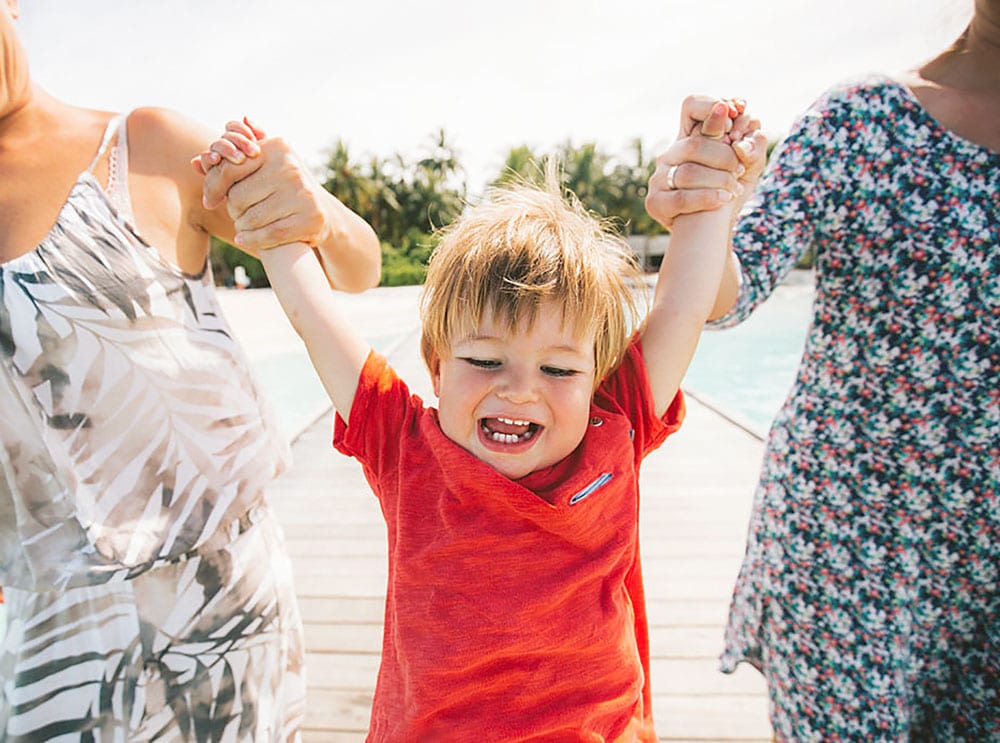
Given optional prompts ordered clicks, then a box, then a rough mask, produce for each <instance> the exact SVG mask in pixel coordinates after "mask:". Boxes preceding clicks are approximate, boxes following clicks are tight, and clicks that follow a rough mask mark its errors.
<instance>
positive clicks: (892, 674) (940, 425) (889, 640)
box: [719, 78, 1000, 743]
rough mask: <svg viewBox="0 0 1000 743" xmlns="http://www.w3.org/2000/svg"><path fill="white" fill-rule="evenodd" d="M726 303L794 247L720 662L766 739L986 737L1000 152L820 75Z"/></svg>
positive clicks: (998, 552) (773, 170)
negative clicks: (756, 699) (806, 297)
mask: <svg viewBox="0 0 1000 743" xmlns="http://www.w3.org/2000/svg"><path fill="white" fill-rule="evenodd" d="M735 246H736V251H737V254H738V257H739V259H740V261H741V262H742V266H743V274H744V284H743V290H742V296H741V297H740V300H739V302H738V305H737V307H736V309H735V311H734V312H733V313H732V316H731V317H728V318H723V319H722V320H721V321H720V323H719V324H720V325H723V326H725V325H728V324H732V323H734V322H737V321H739V320H741V319H742V318H743V317H745V316H746V315H747V313H748V312H749V311H750V310H751V309H752V308H753V307H755V306H756V305H758V304H759V303H760V302H762V301H763V300H764V299H765V298H766V297H767V296H768V294H769V293H770V292H771V290H772V289H773V287H774V286H775V285H776V284H777V283H778V282H779V281H780V279H781V278H782V276H784V275H785V274H786V273H787V272H788V270H789V269H790V268H791V267H792V265H793V263H794V262H795V260H796V258H797V257H798V256H799V255H800V254H801V253H802V252H803V250H804V249H806V248H807V247H813V248H815V250H816V256H817V288H816V298H815V305H814V314H813V320H812V326H811V329H810V331H809V335H808V338H807V341H806V346H805V350H804V355H803V358H802V363H801V367H800V369H799V372H798V376H797V379H796V382H795V384H794V386H793V388H792V390H791V393H790V395H789V397H788V399H787V401H786V403H785V405H784V407H783V409H782V410H781V412H780V413H779V414H778V416H777V419H776V420H775V422H774V424H773V427H772V429H771V432H770V436H769V439H768V443H767V452H766V456H765V461H764V465H763V473H762V475H761V481H760V485H759V489H758V491H757V495H756V499H755V503H754V508H753V515H752V518H751V524H750V533H749V539H748V545H747V553H746V558H745V561H744V564H743V567H742V570H741V572H740V575H739V579H738V582H737V585H736V589H735V594H734V598H733V603H732V609H731V613H730V619H729V626H728V629H727V633H726V650H725V653H724V655H723V656H722V667H723V670H726V671H731V670H732V669H733V667H734V666H735V664H736V663H737V662H739V661H743V660H746V661H749V662H750V663H752V664H754V665H755V666H757V667H758V668H760V669H761V670H762V671H763V673H764V674H765V676H766V677H767V680H768V684H769V689H770V695H771V701H772V721H773V724H774V728H775V732H776V734H777V736H778V739H779V740H783V741H796V743H809V742H810V741H824V742H829V741H949V742H950V743H961V742H963V741H964V742H966V743H985V742H988V741H1000V675H998V664H1000V644H998V643H1000V597H998V578H1000V533H998V532H1000V394H998V390H1000V383H998V380H1000V331H998V326H1000V154H998V153H996V152H991V151H989V150H987V149H985V148H983V147H980V146H977V145H974V144H972V143H970V142H968V141H965V140H963V139H960V138H959V137H957V136H955V135H954V134H952V133H951V132H949V131H947V130H945V129H943V128H942V127H941V126H940V125H938V124H937V123H936V122H935V121H934V120H933V119H932V118H931V117H930V116H929V115H928V114H927V112H926V111H925V110H924V109H923V108H922V107H921V106H920V104H919V103H918V102H917V101H916V100H915V99H914V98H913V97H912V94H911V93H910V92H909V91H908V90H907V89H906V88H905V87H903V86H901V85H899V84H898V83H896V82H894V81H892V80H888V79H885V78H871V79H866V80H864V81H860V82H858V83H855V84H850V85H847V86H843V87H841V88H838V89H835V90H833V91H831V92H830V93H828V94H827V95H826V96H825V97H823V98H822V99H821V100H819V101H818V102H817V103H816V104H815V105H814V106H813V107H812V108H811V110H810V111H808V112H807V113H806V114H805V115H804V117H803V118H802V119H801V120H800V121H799V122H798V123H797V124H796V126H795V128H794V130H793V132H792V134H791V135H790V136H789V137H788V138H787V140H785V142H784V143H783V144H782V146H781V150H780V152H779V153H777V154H776V158H775V160H774V161H773V162H772V166H771V167H770V168H769V173H768V175H767V176H766V178H765V179H764V180H763V181H762V183H761V187H760V190H759V192H758V194H757V196H756V197H755V201H754V203H752V204H750V205H749V206H748V212H747V213H745V214H744V215H743V217H742V218H741V220H740V222H739V225H738V227H737V233H736V236H735Z"/></svg>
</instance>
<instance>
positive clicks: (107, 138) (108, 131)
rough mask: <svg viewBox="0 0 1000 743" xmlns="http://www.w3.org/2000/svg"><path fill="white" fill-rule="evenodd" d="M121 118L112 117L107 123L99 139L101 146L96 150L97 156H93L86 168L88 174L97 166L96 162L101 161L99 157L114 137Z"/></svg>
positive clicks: (119, 116)
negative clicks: (102, 135)
mask: <svg viewBox="0 0 1000 743" xmlns="http://www.w3.org/2000/svg"><path fill="white" fill-rule="evenodd" d="M121 119H122V116H121V114H118V115H116V116H112V117H111V120H110V121H108V125H107V127H105V129H104V137H102V138H101V146H100V147H98V148H97V154H96V155H94V159H93V160H91V161H90V165H88V166H87V172H88V173H90V172H92V171H93V170H94V166H95V165H97V161H98V160H100V159H101V155H103V154H104V151H105V150H106V149H108V143H109V142H111V138H112V137H113V136H115V131H116V130H117V129H118V124H119V123H121Z"/></svg>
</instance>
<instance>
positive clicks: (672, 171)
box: [664, 165, 680, 191]
mask: <svg viewBox="0 0 1000 743" xmlns="http://www.w3.org/2000/svg"><path fill="white" fill-rule="evenodd" d="M679 167H680V166H679V165H671V166H670V167H669V168H667V174H666V176H665V177H664V180H665V181H666V186H667V190H668V191H676V190H677V184H676V183H675V182H674V176H675V175H676V174H677V168H679Z"/></svg>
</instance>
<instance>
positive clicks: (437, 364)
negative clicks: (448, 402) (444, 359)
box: [427, 353, 441, 397]
mask: <svg viewBox="0 0 1000 743" xmlns="http://www.w3.org/2000/svg"><path fill="white" fill-rule="evenodd" d="M427 370H428V371H429V372H430V373H431V384H432V385H433V386H434V397H441V357H440V356H438V355H437V354H436V353H435V354H432V355H431V357H430V358H429V359H427Z"/></svg>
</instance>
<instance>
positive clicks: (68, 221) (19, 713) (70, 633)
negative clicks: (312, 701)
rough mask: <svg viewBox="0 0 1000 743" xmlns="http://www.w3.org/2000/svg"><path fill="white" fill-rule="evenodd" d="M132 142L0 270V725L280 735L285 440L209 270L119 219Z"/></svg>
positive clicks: (286, 583) (220, 736)
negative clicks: (1, 629) (105, 177)
mask: <svg viewBox="0 0 1000 743" xmlns="http://www.w3.org/2000/svg"><path fill="white" fill-rule="evenodd" d="M109 131H112V130H111V129H110V128H109ZM124 135H125V127H124V125H122V126H121V128H120V129H119V142H118V145H117V146H116V148H115V150H114V157H113V158H112V165H115V164H117V166H118V170H117V173H118V176H117V177H118V180H117V183H111V184H109V187H108V190H107V192H106V191H105V190H103V189H102V188H101V186H100V185H99V184H98V183H97V181H96V180H95V179H94V176H93V175H92V174H91V173H90V172H89V171H88V172H85V173H83V174H82V175H81V176H80V178H79V179H78V181H77V183H76V184H75V186H74V187H73V189H72V192H71V193H70V195H69V197H68V199H67V202H66V204H65V205H64V206H63V209H62V210H61V212H60V214H59V216H58V220H57V223H56V224H55V226H54V227H53V228H52V230H51V231H50V233H49V234H48V235H47V236H46V237H45V239H44V240H43V241H42V242H41V243H40V244H39V245H38V246H36V247H35V249H34V250H33V251H31V252H29V253H27V254H26V255H23V256H21V257H19V258H16V259H14V260H12V261H9V262H7V263H4V264H2V265H0V410H2V411H3V415H2V416H0V443H2V444H3V447H2V453H0V584H2V585H3V586H4V590H5V594H6V597H7V601H8V623H9V632H8V635H7V637H6V638H5V641H4V645H3V650H2V655H0V681H2V683H3V689H2V696H0V731H6V738H5V739H7V740H16V739H19V738H24V739H31V740H37V739H39V738H40V737H44V736H45V735H46V734H47V733H48V732H51V733H53V734H55V733H57V732H60V733H69V732H70V731H72V732H82V731H89V732H88V733H86V734H85V735H83V736H82V738H79V739H84V740H87V739H93V740H102V741H112V740H113V741H117V740H125V739H126V738H128V739H130V740H131V739H133V737H132V735H131V734H129V733H128V732H127V731H130V730H131V731H133V732H134V731H137V730H143V731H146V730H149V731H155V732H151V734H150V738H155V737H157V735H165V736H168V737H171V738H187V737H197V738H198V739H202V738H203V737H205V736H204V735H203V734H204V733H205V732H206V731H208V732H209V733H210V735H209V736H207V737H210V738H212V739H215V740H237V739H240V740H242V739H254V740H269V739H274V740H279V739H281V740H284V739H286V738H288V737H291V736H293V735H294V734H295V733H294V731H295V730H296V729H297V728H296V727H295V726H296V725H297V723H296V720H297V718H298V717H299V716H300V713H301V709H300V707H301V698H297V693H298V692H301V690H302V679H301V674H300V673H299V666H300V665H301V659H302V647H301V646H302V643H301V634H300V633H301V628H300V625H299V621H298V616H297V609H296V607H295V599H294V596H293V595H292V593H291V582H290V580H288V573H289V571H288V569H287V565H286V563H285V561H286V560H287V558H286V557H285V555H284V548H283V546H282V544H281V537H280V534H278V533H277V531H276V530H277V527H276V526H275V525H274V523H273V517H272V516H270V515H269V511H268V510H267V508H266V506H264V489H265V488H266V486H267V485H268V483H270V482H271V481H272V480H273V479H274V477H276V476H277V475H278V474H279V473H280V472H281V471H282V470H283V469H284V468H285V466H286V463H287V458H288V446H287V443H286V442H285V441H284V440H283V439H282V437H281V435H280V434H279V432H278V426H277V424H276V422H275V420H274V418H273V416H272V415H271V414H270V411H269V409H268V407H267V406H266V404H265V403H264V400H263V398H262V397H261V394H260V392H259V391H258V388H257V386H256V384H255V383H254V381H253V379H252V378H251V376H250V374H249V372H248V365H247V362H246V360H245V358H244V356H243V354H242V352H241V350H240V348H239V347H238V345H237V343H236V341H235V339H234V338H233V336H232V333H231V332H230V330H229V328H228V326H227V324H226V322H225V320H224V319H223V317H222V314H221V312H220V310H219V306H218V303H217V300H216V298H215V294H214V288H213V286H212V280H211V275H210V272H209V271H208V269H207V268H206V270H205V271H204V272H203V273H202V274H201V275H199V276H189V275H187V274H184V273H182V272H181V271H179V270H178V269H177V268H175V267H173V266H170V265H168V264H166V263H164V262H163V260H162V259H161V258H160V256H159V253H157V251H156V250H155V249H153V248H152V247H150V246H149V245H147V244H146V243H145V242H143V240H142V239H141V237H139V236H138V235H137V234H136V232H135V231H134V229H133V227H132V225H131V224H130V223H129V221H128V220H126V219H125V218H123V216H122V215H128V214H130V213H131V212H130V207H129V205H128V203H127V201H126V202H124V203H122V202H121V201H120V199H121V198H125V199H127V194H128V189H127V187H126V186H125V183H124V181H125V179H126V178H127V150H126V143H125V138H124ZM115 172H116V171H115V169H114V168H112V175H113V176H114V174H115ZM108 194H118V195H119V196H118V198H119V202H118V203H115V202H113V201H112V199H111V198H110V197H109V196H108ZM122 195H124V196H122ZM258 532H259V533H258ZM265 567H268V568H270V569H273V570H274V571H276V572H270V571H269V570H265V569H264V568H265ZM265 573H266V574H265ZM210 691H211V693H210ZM298 696H299V697H300V696H301V695H300V694H299V695H298ZM261 715H262V716H261ZM258 731H264V734H263V737H255V736H254V733H256V732H258ZM0 737H3V733H2V732H0ZM140 737H141V736H140ZM74 739H77V738H74Z"/></svg>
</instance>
